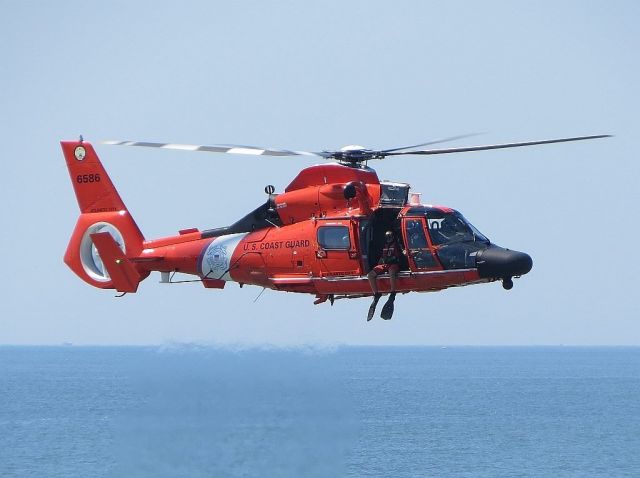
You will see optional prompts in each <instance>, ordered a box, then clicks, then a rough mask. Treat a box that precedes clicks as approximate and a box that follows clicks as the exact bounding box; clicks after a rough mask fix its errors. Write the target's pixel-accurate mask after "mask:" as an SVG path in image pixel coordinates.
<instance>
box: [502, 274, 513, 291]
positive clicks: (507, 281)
mask: <svg viewBox="0 0 640 478" xmlns="http://www.w3.org/2000/svg"><path fill="white" fill-rule="evenodd" d="M502 288H503V289H504V290H511V289H513V279H512V278H511V277H505V278H504V279H502Z"/></svg>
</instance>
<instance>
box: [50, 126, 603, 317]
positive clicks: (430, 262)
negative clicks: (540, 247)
mask: <svg viewBox="0 0 640 478" xmlns="http://www.w3.org/2000/svg"><path fill="white" fill-rule="evenodd" d="M607 136H609V135H592V136H579V137H571V138H560V139H548V140H542V141H527V142H519V143H507V144H493V145H485V146H468V147H458V148H448V149H424V148H425V146H429V145H433V144H435V143H440V142H443V141H450V140H453V139H459V138H461V137H462V136H459V137H454V138H447V139H446V140H439V141H431V142H427V143H422V144H417V145H413V146H406V147H401V148H392V149H385V150H371V149H367V148H364V147H362V146H347V147H344V148H342V149H340V150H337V151H321V152H308V151H290V150H280V149H267V148H258V147H253V146H237V145H214V146H196V145H185V144H168V143H145V142H132V141H108V142H106V143H107V144H113V145H124V146H143V147H155V148H162V149H176V150H187V151H205V152H214V153H226V154H244V155H268V156H310V157H317V158H320V159H325V160H331V162H328V163H324V164H319V165H315V166H311V167H307V168H305V169H303V170H302V171H301V172H300V173H299V174H298V175H297V176H296V177H295V178H294V179H293V181H291V183H290V184H289V185H288V186H287V187H286V188H285V190H284V192H281V193H278V194H276V193H275V189H274V188H273V186H267V187H266V188H265V192H266V193H267V194H268V199H267V201H266V202H264V203H262V204H261V205H259V206H258V207H257V208H256V209H254V210H253V211H251V212H250V213H248V214H247V215H245V216H243V217H241V218H240V219H238V221H236V222H234V223H233V224H231V225H229V226H226V227H218V228H215V229H205V230H199V229H196V228H193V229H185V230H181V231H179V232H178V234H177V235H175V236H170V237H164V238H160V239H148V238H145V237H144V235H143V234H142V232H141V231H140V229H139V228H138V226H137V225H136V222H135V221H134V219H133V218H132V217H131V215H130V214H129V211H128V210H127V207H126V206H125V204H124V202H123V200H122V199H121V198H120V195H119V194H118V192H117V190H116V188H115V187H114V185H113V183H112V182H111V179H110V178H109V176H108V175H107V172H106V171H105V169H104V167H103V166H102V163H101V162H100V160H99V159H98V156H97V154H96V152H95V150H94V148H93V146H92V145H91V144H90V143H88V142H86V141H84V140H83V139H82V137H81V138H80V139H79V140H77V141H63V142H62V150H63V152H64V156H65V159H66V163H67V166H68V169H69V174H70V175H71V182H72V184H73V187H74V190H75V194H76V198H77V200H78V205H79V206H80V217H79V219H78V222H77V224H76V227H75V230H74V231H73V234H72V236H71V240H70V242H69V245H68V248H67V251H66V254H65V256H64V261H65V263H66V264H67V265H68V266H69V267H70V268H71V270H73V272H75V273H76V274H77V275H78V276H79V277H80V278H81V279H83V280H84V281H85V282H87V283H88V284H90V285H92V286H94V287H99V288H102V289H115V290H117V291H119V292H122V293H127V292H136V291H137V289H138V284H139V283H140V282H141V281H142V280H143V279H145V278H146V277H147V276H149V274H150V273H151V272H153V271H158V272H160V274H161V277H162V282H171V277H172V275H173V274H174V273H176V272H180V273H184V274H191V275H193V276H195V280H197V281H199V282H201V283H202V285H204V287H206V288H208V289H223V288H224V287H225V285H226V284H227V283H228V282H236V283H239V284H240V285H241V286H242V285H244V284H250V285H257V286H260V287H264V288H269V289H274V290H279V291H286V292H298V293H305V294H313V295H314V296H315V299H316V300H315V302H314V303H316V304H319V303H322V302H325V301H327V300H329V301H330V302H331V303H332V304H333V302H334V300H335V299H341V298H357V297H365V296H373V297H374V304H372V307H371V308H370V311H369V316H368V318H369V319H370V318H371V317H372V316H373V311H374V310H375V304H376V303H377V299H378V298H379V297H380V295H381V294H383V293H390V300H389V301H388V302H387V305H385V307H384V308H383V313H382V316H383V318H387V319H388V318H391V315H392V313H393V299H394V298H395V294H396V292H398V293H407V292H427V291H438V290H442V289H445V288H448V287H454V286H463V285H470V284H479V283H485V282H492V281H501V282H502V285H503V287H504V288H505V289H511V288H512V287H513V278H514V277H519V276H522V275H524V274H526V273H527V272H529V271H530V270H531V267H532V260H531V257H529V256H528V255H527V254H525V253H523V252H517V251H512V250H509V249H504V248H502V247H499V246H497V245H495V244H493V243H492V242H491V241H490V240H489V239H488V238H487V237H486V236H484V235H483V234H482V233H480V232H479V231H478V230H477V229H476V228H475V227H474V226H473V225H472V224H471V223H470V222H469V221H467V219H466V218H465V217H464V216H463V215H462V214H460V212H458V211H456V210H453V209H451V208H448V207H445V206H433V205H425V204H421V203H420V198H419V195H418V194H416V193H411V191H410V186H409V184H407V183H403V182H386V181H380V180H379V179H378V176H377V174H376V172H375V171H374V170H373V169H372V168H371V167H369V166H368V162H369V161H371V160H375V159H384V158H389V157H393V156H400V155H408V154H412V155H436V154H449V153H463V152H470V151H482V150H492V149H504V148H515V147H522V146H533V145H542V144H551V143H561V142H569V141H581V140H587V139H596V138H604V137H607ZM390 245H391V249H393V254H391V253H389V246H390ZM392 255H393V256H394V257H391V256H392ZM389 258H391V259H389ZM387 259H389V260H387ZM389 263H391V264H392V265H393V266H394V267H384V266H385V264H386V265H387V266H388V265H389ZM380 266H382V267H380ZM372 271H374V272H372Z"/></svg>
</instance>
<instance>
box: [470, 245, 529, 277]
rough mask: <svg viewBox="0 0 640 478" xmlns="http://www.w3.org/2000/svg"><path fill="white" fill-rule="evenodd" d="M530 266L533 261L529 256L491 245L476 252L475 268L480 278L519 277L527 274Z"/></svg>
mask: <svg viewBox="0 0 640 478" xmlns="http://www.w3.org/2000/svg"><path fill="white" fill-rule="evenodd" d="M532 266H533V261H532V260H531V256H529V254H525V253H524V252H518V251H511V250H509V249H503V248H502V247H498V246H493V245H492V246H489V247H488V248H487V249H484V250H483V251H480V252H478V255H477V256H476V267H477V268H478V273H479V274H480V277H490V278H496V279H502V278H509V277H513V276H521V275H524V274H526V273H527V272H529V271H530V270H531V267H532Z"/></svg>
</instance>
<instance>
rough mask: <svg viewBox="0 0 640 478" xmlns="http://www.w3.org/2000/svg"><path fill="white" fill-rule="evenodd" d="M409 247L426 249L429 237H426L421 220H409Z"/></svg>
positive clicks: (407, 226) (407, 225)
mask: <svg viewBox="0 0 640 478" xmlns="http://www.w3.org/2000/svg"><path fill="white" fill-rule="evenodd" d="M406 228H407V247H408V248H409V249H426V248H427V247H429V246H428V245H427V237H426V236H425V235H424V229H423V228H422V221H421V220H420V219H407V222H406Z"/></svg>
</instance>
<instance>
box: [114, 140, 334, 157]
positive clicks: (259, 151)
mask: <svg viewBox="0 0 640 478" xmlns="http://www.w3.org/2000/svg"><path fill="white" fill-rule="evenodd" d="M102 144H109V145H114V146H141V147H144V148H162V149H177V150H181V151H204V152H207V153H226V154H248V155H256V156H260V155H262V156H319V157H321V158H327V157H330V155H328V154H327V153H312V152H311V151H289V150H287V149H268V148H261V147H258V146H242V145H239V144H215V145H210V146H206V145H196V144H175V143H148V142H144V141H102Z"/></svg>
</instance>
